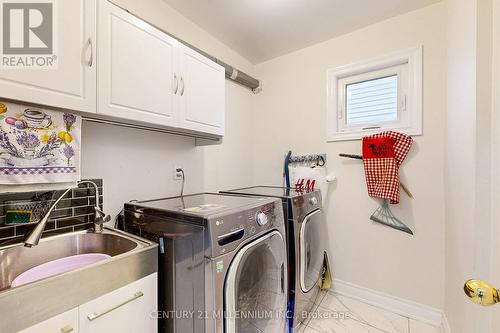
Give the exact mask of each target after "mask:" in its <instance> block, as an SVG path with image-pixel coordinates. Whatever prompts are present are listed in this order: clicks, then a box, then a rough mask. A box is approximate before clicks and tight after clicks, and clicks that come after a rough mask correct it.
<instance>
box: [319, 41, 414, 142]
mask: <svg viewBox="0 0 500 333" xmlns="http://www.w3.org/2000/svg"><path fill="white" fill-rule="evenodd" d="M327 121H328V133H327V137H328V141H340V140H353V139H360V138H361V137H363V136H365V135H370V134H373V133H377V132H380V131H383V130H397V131H401V132H404V133H406V134H409V135H421V134H422V48H421V47H419V48H414V49H411V50H407V51H402V52H398V53H397V54H392V55H389V56H386V57H382V58H378V59H374V60H371V61H367V62H363V63H359V64H354V65H349V66H343V67H340V68H337V69H333V70H329V71H328V120H327Z"/></svg>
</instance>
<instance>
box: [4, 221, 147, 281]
mask: <svg viewBox="0 0 500 333" xmlns="http://www.w3.org/2000/svg"><path fill="white" fill-rule="evenodd" d="M139 245H140V243H139V242H137V241H134V240H132V239H131V238H128V237H125V236H123V235H118V234H115V233H112V232H109V231H105V232H103V233H98V234H97V233H89V232H85V231H84V232H80V233H72V234H66V235H60V236H56V237H51V238H47V239H45V240H42V241H41V242H40V244H39V245H38V246H36V247H33V248H27V247H24V246H22V244H21V245H15V246H10V247H7V248H3V249H1V248H0V291H2V290H5V289H9V288H10V286H11V283H12V281H13V280H14V279H15V278H16V277H17V276H18V275H19V274H21V273H23V272H25V271H27V270H29V269H31V268H33V267H36V266H39V265H41V264H44V263H47V262H49V261H52V260H56V259H61V258H65V257H69V256H74V255H79V254H87V253H101V254H107V255H109V256H111V257H114V256H117V255H120V254H124V253H127V252H129V251H131V250H133V249H135V248H137V247H138V246H139Z"/></svg>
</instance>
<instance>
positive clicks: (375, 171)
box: [363, 131, 413, 204]
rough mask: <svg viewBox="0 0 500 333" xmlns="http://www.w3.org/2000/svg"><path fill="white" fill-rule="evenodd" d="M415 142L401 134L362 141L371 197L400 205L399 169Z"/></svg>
mask: <svg viewBox="0 0 500 333" xmlns="http://www.w3.org/2000/svg"><path fill="white" fill-rule="evenodd" d="M412 143H413V139H412V138H411V137H409V136H408V135H405V134H402V133H398V132H390V131H389V132H383V133H379V134H375V135H371V136H367V137H364V138H363V164H364V166H365V177H366V185H367V187H368V195H370V196H371V197H376V198H383V199H389V200H390V202H391V203H392V204H397V203H399V166H400V165H401V163H403V160H404V159H405V157H406V155H407V154H408V152H409V151H410V148H411V145H412Z"/></svg>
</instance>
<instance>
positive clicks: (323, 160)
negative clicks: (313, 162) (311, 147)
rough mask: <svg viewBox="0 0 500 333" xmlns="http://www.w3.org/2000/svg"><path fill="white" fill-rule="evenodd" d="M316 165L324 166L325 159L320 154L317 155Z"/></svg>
mask: <svg viewBox="0 0 500 333" xmlns="http://www.w3.org/2000/svg"><path fill="white" fill-rule="evenodd" d="M317 164H318V166H320V167H322V166H325V164H326V161H325V158H324V157H323V156H322V155H319V156H318V162H317Z"/></svg>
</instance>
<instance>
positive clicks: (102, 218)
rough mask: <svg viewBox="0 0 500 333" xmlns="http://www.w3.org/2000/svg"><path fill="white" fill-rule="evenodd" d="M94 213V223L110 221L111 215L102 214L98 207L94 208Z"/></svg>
mask: <svg viewBox="0 0 500 333" xmlns="http://www.w3.org/2000/svg"><path fill="white" fill-rule="evenodd" d="M94 210H95V213H96V219H95V220H96V222H100V223H99V224H103V223H106V222H109V221H111V215H109V214H106V213H104V212H103V211H102V210H101V209H100V208H99V207H97V206H95V207H94Z"/></svg>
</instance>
